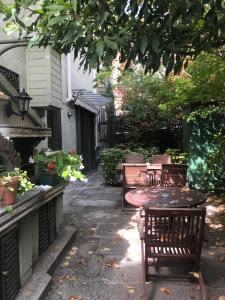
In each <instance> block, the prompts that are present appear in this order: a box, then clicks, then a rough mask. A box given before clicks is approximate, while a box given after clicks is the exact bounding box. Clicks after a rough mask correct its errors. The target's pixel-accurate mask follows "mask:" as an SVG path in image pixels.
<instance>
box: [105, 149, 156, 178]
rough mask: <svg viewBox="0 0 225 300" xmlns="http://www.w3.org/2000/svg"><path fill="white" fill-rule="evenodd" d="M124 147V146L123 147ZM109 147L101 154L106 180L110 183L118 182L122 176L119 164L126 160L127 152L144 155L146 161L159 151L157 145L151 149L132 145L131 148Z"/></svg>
mask: <svg viewBox="0 0 225 300" xmlns="http://www.w3.org/2000/svg"><path fill="white" fill-rule="evenodd" d="M121 148H122V147H121ZM121 148H108V149H105V150H104V151H103V152H102V154H101V166H102V171H103V176H104V178H105V182H106V183H108V184H118V183H119V181H120V176H121V169H120V168H118V166H119V164H121V163H123V162H124V161H125V156H126V154H129V153H131V152H132V153H137V154H142V155H143V156H144V160H145V162H148V161H149V160H150V158H151V156H152V155H153V154H156V153H158V152H159V151H158V148H157V147H151V148H149V149H144V148H141V147H139V148H136V147H132V148H129V149H121Z"/></svg>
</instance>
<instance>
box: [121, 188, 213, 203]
mask: <svg viewBox="0 0 225 300" xmlns="http://www.w3.org/2000/svg"><path fill="white" fill-rule="evenodd" d="M206 198H207V197H206V195H205V194H203V193H201V192H199V191H195V190H190V189H188V188H186V187H184V188H180V187H161V186H154V187H145V188H138V189H135V190H132V191H130V192H128V193H126V195H125V199H126V201H127V202H128V203H130V204H132V205H134V206H137V207H146V206H148V207H159V208H162V207H175V208H178V207H179V208H185V207H186V208H189V207H194V206H197V205H200V204H202V203H204V202H205V201H206Z"/></svg>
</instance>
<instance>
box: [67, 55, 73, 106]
mask: <svg viewBox="0 0 225 300" xmlns="http://www.w3.org/2000/svg"><path fill="white" fill-rule="evenodd" d="M66 64H67V101H70V100H71V99H72V85H71V81H72V76H71V73H72V68H71V54H70V53H69V54H67V56H66Z"/></svg>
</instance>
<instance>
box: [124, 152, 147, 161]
mask: <svg viewBox="0 0 225 300" xmlns="http://www.w3.org/2000/svg"><path fill="white" fill-rule="evenodd" d="M125 162H126V163H137V164H138V163H140V164H141V163H144V156H143V155H142V154H139V153H134V152H133V153H129V154H127V155H126V156H125Z"/></svg>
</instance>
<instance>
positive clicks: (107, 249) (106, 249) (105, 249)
mask: <svg viewBox="0 0 225 300" xmlns="http://www.w3.org/2000/svg"><path fill="white" fill-rule="evenodd" d="M102 250H103V251H109V250H111V249H110V248H103V249H102Z"/></svg>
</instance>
